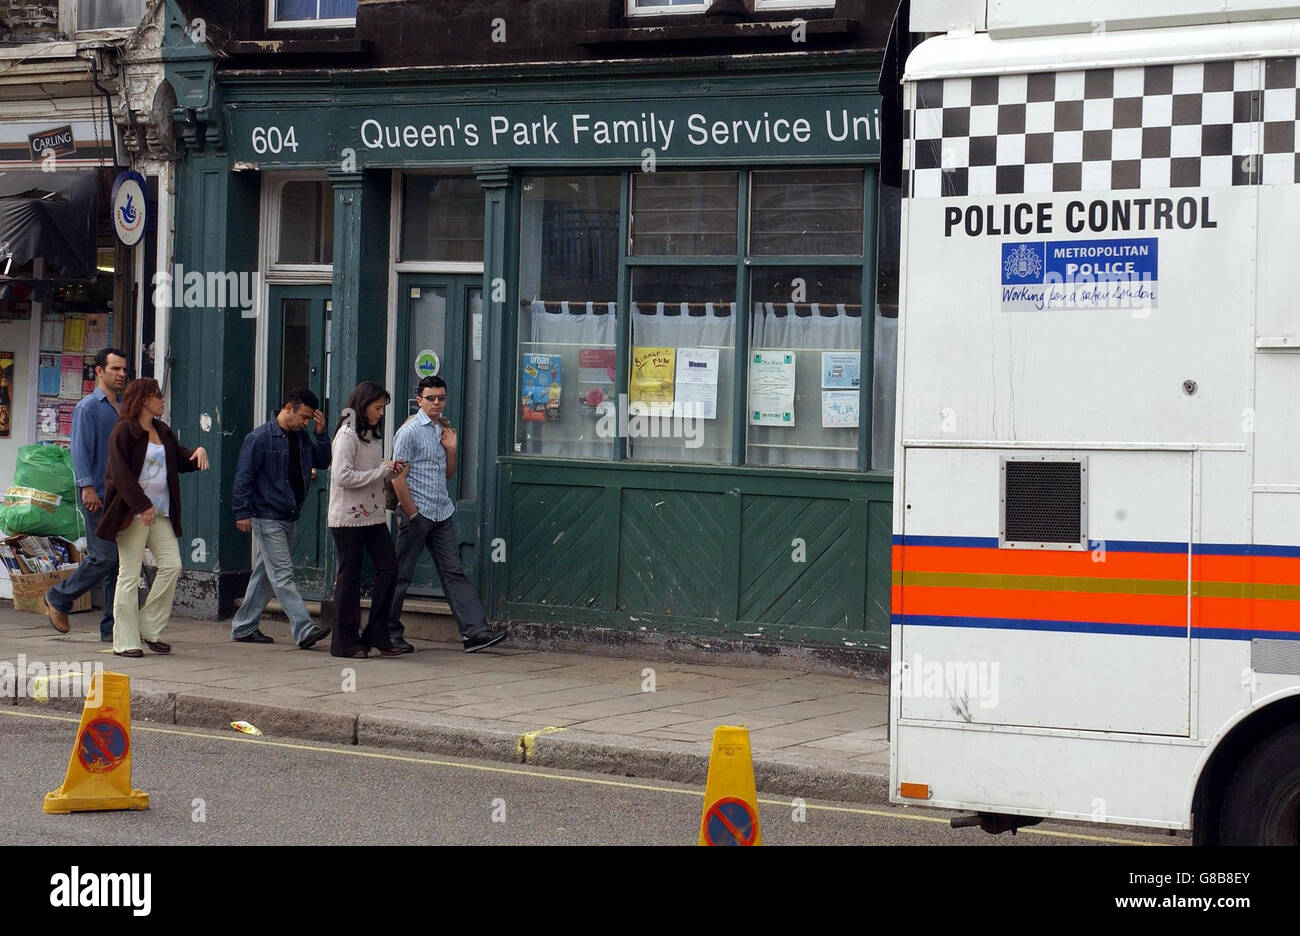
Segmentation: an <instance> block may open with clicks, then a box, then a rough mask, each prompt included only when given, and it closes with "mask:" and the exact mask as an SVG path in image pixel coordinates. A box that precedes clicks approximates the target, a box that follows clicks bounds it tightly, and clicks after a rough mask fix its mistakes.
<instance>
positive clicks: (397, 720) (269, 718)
mask: <svg viewBox="0 0 1300 936" xmlns="http://www.w3.org/2000/svg"><path fill="white" fill-rule="evenodd" d="M15 701H17V702H18V703H19V704H23V705H27V706H30V707H37V708H49V709H52V710H55V711H60V712H69V713H75V712H79V711H80V710H81V707H82V703H81V700H79V699H71V698H51V699H50V700H49V702H48V703H46V704H44V705H42V704H40V703H36V702H35V701H34V700H31V699H28V698H23V699H17V700H15ZM131 714H132V719H133V720H135V719H139V720H146V721H151V722H155V723H162V724H171V725H177V726H183V727H193V728H216V729H225V730H230V723H231V722H232V721H236V720H238V719H243V720H246V721H250V722H252V723H253V724H255V725H257V727H258V728H259V729H261V730H262V732H263V733H264V735H266V736H267V737H269V738H273V739H285V740H290V739H291V740H305V741H324V742H327V743H332V744H343V745H363V746H367V747H374V748H381V749H390V750H404V751H416V752H420V753H424V754H436V755H442V756H445V757H465V758H474V759H479V760H487V761H497V762H504V763H524V764H527V765H528V766H532V767H542V768H549V769H553V770H574V771H586V772H589V773H600V774H606V775H610V776H618V777H628V778H631V777H635V778H639V779H644V780H662V781H668V782H673V783H685V784H693V785H697V786H699V787H701V788H703V786H704V782H705V779H706V778H707V776H708V769H709V752H710V744H709V743H708V742H685V741H670V740H664V739H657V738H631V737H627V736H624V735H611V734H602V733H597V732H590V731H582V730H576V729H563V730H557V731H554V732H553V733H550V732H546V731H545V730H544V729H539V730H536V731H531V732H521V731H520V729H519V725H518V724H517V723H513V722H502V721H492V720H489V719H469V718H461V717H456V716H448V715H439V714H436V713H423V712H419V713H416V712H410V713H393V714H381V715H376V714H369V713H359V714H357V713H349V712H339V711H335V712H330V711H321V710H319V709H308V708H300V707H292V706H281V705H269V704H266V703H260V702H251V701H248V700H247V699H245V698H242V697H240V696H239V695H238V694H237V693H232V694H230V695H216V694H205V693H201V692H194V691H192V690H165V689H153V688H145V687H143V686H138V685H133V686H132V687H131ZM754 776H755V780H756V782H757V785H758V788H759V791H760V793H763V794H767V795H782V796H791V797H793V796H800V797H804V798H816V799H830V800H839V801H842V802H852V803H864V804H875V805H884V804H887V803H888V800H889V795H888V794H889V791H888V775H887V771H886V769H885V768H884V767H883V766H875V765H859V764H852V765H850V764H828V763H826V762H824V761H818V760H817V759H815V758H810V757H808V756H807V755H803V754H787V753H783V752H763V753H760V754H756V755H755V756H754Z"/></svg>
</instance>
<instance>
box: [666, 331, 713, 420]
mask: <svg viewBox="0 0 1300 936" xmlns="http://www.w3.org/2000/svg"><path fill="white" fill-rule="evenodd" d="M673 415H674V416H681V417H683V418H686V419H717V418H718V349H717V348H678V349H677V387H676V389H675V391H674V395H673Z"/></svg>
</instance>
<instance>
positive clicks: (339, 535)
mask: <svg viewBox="0 0 1300 936" xmlns="http://www.w3.org/2000/svg"><path fill="white" fill-rule="evenodd" d="M330 532H331V533H333V534H334V552H335V555H336V556H337V558H338V574H337V575H336V576H335V577H334V632H333V634H332V635H331V636H330V653H331V654H333V655H334V656H350V655H351V654H352V653H354V652H355V651H357V650H360V649H361V648H363V647H374V648H376V649H378V650H387V649H389V648H390V647H391V646H392V642H391V641H390V640H389V639H388V616H389V613H390V611H391V609H392V605H393V585H394V583H395V581H396V578H397V553H396V552H395V551H394V550H393V539H392V537H391V536H389V534H388V524H386V523H373V524H371V525H369V526H360V527H330ZM363 549H364V550H365V551H366V552H368V553H370V561H371V563H372V564H373V565H374V567H375V583H374V588H373V589H372V590H371V593H370V618H369V620H368V621H367V622H366V629H365V630H364V631H362V630H361V558H362V557H361V554H362V550H363Z"/></svg>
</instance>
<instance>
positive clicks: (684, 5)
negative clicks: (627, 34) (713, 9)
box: [627, 0, 710, 16]
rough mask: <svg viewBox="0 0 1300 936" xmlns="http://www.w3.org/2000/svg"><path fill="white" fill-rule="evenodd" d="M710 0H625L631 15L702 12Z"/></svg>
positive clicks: (707, 6)
mask: <svg viewBox="0 0 1300 936" xmlns="http://www.w3.org/2000/svg"><path fill="white" fill-rule="evenodd" d="M709 2H710V0H627V11H628V13H631V14H632V15H634V16H635V15H638V14H639V15H646V14H655V13H703V12H704V11H705V10H707V9H708V8H709Z"/></svg>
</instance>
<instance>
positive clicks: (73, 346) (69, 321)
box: [63, 315, 86, 354]
mask: <svg viewBox="0 0 1300 936" xmlns="http://www.w3.org/2000/svg"><path fill="white" fill-rule="evenodd" d="M63 350H64V352H65V353H67V354H81V353H83V352H84V351H85V350H86V317H85V316H84V315H69V316H66V317H65V318H64V320H63Z"/></svg>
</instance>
